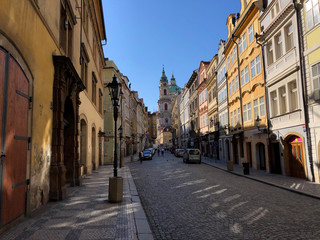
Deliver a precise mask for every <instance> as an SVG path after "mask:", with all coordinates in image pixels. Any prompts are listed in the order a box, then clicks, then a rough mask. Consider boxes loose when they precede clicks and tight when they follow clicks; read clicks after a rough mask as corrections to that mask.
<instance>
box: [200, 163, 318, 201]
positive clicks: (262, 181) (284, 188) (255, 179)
mask: <svg viewBox="0 0 320 240" xmlns="http://www.w3.org/2000/svg"><path fill="white" fill-rule="evenodd" d="M202 163H204V164H206V165H208V166H211V167H214V168H216V169H219V170H221V171H225V172H228V173H231V174H233V175H237V176H239V177H244V178H247V179H251V180H253V181H256V182H260V183H264V184H267V185H269V186H273V187H277V188H280V189H283V190H287V191H290V192H293V193H297V194H300V195H303V196H307V197H311V198H314V199H318V200H320V197H319V196H316V195H313V194H310V193H306V192H301V191H298V190H295V189H292V188H287V187H283V186H281V185H278V184H274V183H271V182H267V181H264V180H260V179H257V178H254V177H250V176H247V175H242V174H240V173H237V172H233V171H229V170H227V169H223V168H221V167H218V166H215V165H212V164H210V163H207V162H204V161H202Z"/></svg>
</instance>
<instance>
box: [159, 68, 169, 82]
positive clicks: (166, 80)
mask: <svg viewBox="0 0 320 240" xmlns="http://www.w3.org/2000/svg"><path fill="white" fill-rule="evenodd" d="M160 82H168V78H167V76H166V73H165V71H164V65H163V68H162V76H161V78H160Z"/></svg>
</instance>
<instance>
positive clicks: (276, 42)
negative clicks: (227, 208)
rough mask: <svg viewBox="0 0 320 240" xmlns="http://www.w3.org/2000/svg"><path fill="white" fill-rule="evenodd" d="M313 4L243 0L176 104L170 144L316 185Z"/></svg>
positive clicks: (319, 46)
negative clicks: (225, 32) (223, 37)
mask: <svg viewBox="0 0 320 240" xmlns="http://www.w3.org/2000/svg"><path fill="white" fill-rule="evenodd" d="M319 12H320V9H319V1H318V0H300V1H297V0H272V1H265V0H256V1H252V0H251V1H250V0H247V1H246V0H241V9H240V13H238V14H230V15H229V16H228V18H227V23H226V25H227V28H228V38H227V39H226V41H224V40H221V41H220V43H219V46H218V51H217V54H215V55H214V57H213V58H212V59H211V61H208V62H206V61H201V62H200V65H199V67H198V68H197V69H196V70H194V71H193V72H192V74H191V76H190V79H189V80H188V82H187V83H186V84H185V86H184V88H183V89H182V91H181V94H179V96H177V97H176V101H174V106H173V107H172V108H173V109H177V111H178V112H179V114H176V113H175V112H173V113H172V118H173V122H174V123H175V124H174V125H173V127H174V128H175V129H174V130H172V132H173V133H176V134H173V139H172V141H176V142H177V145H179V146H181V147H185V148H187V147H197V148H200V149H201V151H202V153H203V154H204V155H207V156H210V157H214V158H216V159H219V160H221V161H226V162H227V163H228V164H229V166H230V164H231V165H232V164H241V163H243V162H248V163H249V164H250V167H252V168H255V169H261V170H265V171H267V172H271V173H278V174H283V175H287V176H293V177H298V178H305V179H308V180H311V181H316V182H319V181H320V175H319V170H320V168H319V163H320V162H319V155H320V115H319V112H320V104H319V103H320V90H319V89H320V88H319V86H320V40H319V39H320V20H319V19H320V14H319Z"/></svg>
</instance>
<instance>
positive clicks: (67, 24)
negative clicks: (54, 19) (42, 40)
mask: <svg viewBox="0 0 320 240" xmlns="http://www.w3.org/2000/svg"><path fill="white" fill-rule="evenodd" d="M60 9H61V10H60V34H59V42H60V46H61V48H62V49H63V51H64V52H65V54H66V55H67V56H68V57H69V58H72V51H73V46H72V44H73V29H72V28H73V25H75V20H74V18H73V14H72V9H70V6H69V4H68V3H66V2H62V3H61V8H60Z"/></svg>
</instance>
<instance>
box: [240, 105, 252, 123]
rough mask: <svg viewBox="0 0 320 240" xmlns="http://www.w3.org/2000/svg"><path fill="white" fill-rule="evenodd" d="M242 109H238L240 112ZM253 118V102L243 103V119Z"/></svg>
mask: <svg viewBox="0 0 320 240" xmlns="http://www.w3.org/2000/svg"><path fill="white" fill-rule="evenodd" d="M239 110H240V109H239ZM239 113H240V111H238V114H239ZM250 120H251V103H247V104H246V105H243V121H244V122H247V121H250Z"/></svg>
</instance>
